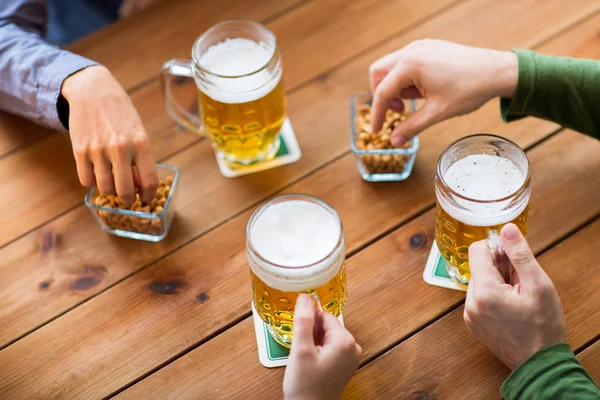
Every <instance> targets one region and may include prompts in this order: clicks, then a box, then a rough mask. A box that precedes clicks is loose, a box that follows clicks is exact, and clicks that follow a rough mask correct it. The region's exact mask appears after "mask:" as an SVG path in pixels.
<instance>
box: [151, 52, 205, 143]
mask: <svg viewBox="0 0 600 400" xmlns="http://www.w3.org/2000/svg"><path fill="white" fill-rule="evenodd" d="M181 77H184V78H190V79H193V77H194V71H193V70H192V61H191V60H178V59H174V60H170V61H167V62H166V63H164V64H163V67H162V72H161V74H160V83H161V86H162V89H163V95H164V97H165V106H166V107H167V112H168V113H169V115H171V118H173V119H174V120H175V122H177V123H178V124H179V125H180V126H182V127H184V128H185V129H187V130H189V131H191V132H195V133H197V134H198V135H201V136H205V135H204V132H203V128H204V123H203V121H202V118H200V117H198V116H196V115H194V114H192V113H190V112H189V111H188V110H186V109H185V108H184V107H183V106H182V105H181V104H179V103H178V102H177V100H176V99H175V97H174V96H173V91H172V89H171V87H172V81H173V80H174V79H177V78H181Z"/></svg>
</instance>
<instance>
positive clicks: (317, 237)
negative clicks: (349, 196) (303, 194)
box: [248, 200, 344, 292]
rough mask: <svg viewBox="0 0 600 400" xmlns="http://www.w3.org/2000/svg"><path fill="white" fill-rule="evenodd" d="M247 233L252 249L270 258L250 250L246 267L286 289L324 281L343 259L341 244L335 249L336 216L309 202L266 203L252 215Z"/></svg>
mask: <svg viewBox="0 0 600 400" xmlns="http://www.w3.org/2000/svg"><path fill="white" fill-rule="evenodd" d="M249 235H250V238H249V240H250V242H251V243H252V246H253V248H254V250H255V251H256V253H258V254H259V255H260V256H261V257H262V258H263V259H264V260H266V261H268V262H265V261H264V260H261V259H259V258H257V257H256V256H254V255H253V254H251V252H248V260H249V262H250V268H252V271H253V272H254V274H256V275H257V276H258V277H259V278H260V279H261V280H262V281H263V282H264V283H265V284H267V285H268V286H270V287H272V288H275V289H278V290H283V291H285V292H296V291H297V292H300V291H306V290H309V289H316V288H318V287H320V286H322V285H324V284H325V283H327V282H328V281H329V280H331V279H332V278H333V277H334V276H335V275H336V273H337V272H338V270H339V268H340V265H341V263H343V262H344V246H343V245H342V246H340V248H339V249H338V248H336V247H337V245H338V242H339V240H340V235H341V225H340V223H339V221H338V219H337V218H336V217H335V216H334V215H333V214H332V213H331V212H329V211H328V210H327V209H326V208H324V207H323V206H321V205H319V204H315V203H312V202H308V201H304V200H289V201H282V202H279V203H274V204H272V205H269V206H268V207H267V208H266V209H265V210H264V211H262V213H261V214H260V215H258V216H257V217H256V220H255V221H254V223H253V225H252V227H251V230H250V232H249ZM334 250H335V252H334ZM332 252H333V253H332ZM272 264H276V265H279V266H285V267H287V268H281V267H277V266H274V265H272ZM313 264H314V265H313Z"/></svg>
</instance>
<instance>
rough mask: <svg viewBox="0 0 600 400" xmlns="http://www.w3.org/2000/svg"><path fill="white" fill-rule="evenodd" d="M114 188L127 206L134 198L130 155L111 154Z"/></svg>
mask: <svg viewBox="0 0 600 400" xmlns="http://www.w3.org/2000/svg"><path fill="white" fill-rule="evenodd" d="M112 163H113V176H114V180H115V189H116V190H117V195H118V196H119V198H120V199H121V201H122V202H123V203H124V204H125V205H126V206H129V205H131V203H133V202H134V200H135V187H134V182H133V173H132V169H131V156H129V154H126V153H120V154H116V155H114V156H113V162H112Z"/></svg>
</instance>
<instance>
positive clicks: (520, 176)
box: [435, 134, 531, 285]
mask: <svg viewBox="0 0 600 400" xmlns="http://www.w3.org/2000/svg"><path fill="white" fill-rule="evenodd" d="M530 176H531V167H530V164H529V160H528V159H527V155H526V154H525V152H524V151H523V150H522V149H521V148H520V147H519V146H518V145H517V144H515V143H513V142H511V141H510V140H508V139H505V138H502V137H500V136H496V135H487V134H477V135H471V136H467V137H465V138H462V139H459V140H457V141H455V142H454V143H452V144H451V145H450V146H448V147H447V148H446V149H445V150H444V151H443V152H442V154H441V156H440V159H439V161H438V164H437V170H436V175H435V194H436V199H437V204H436V221H435V242H436V244H437V246H438V249H439V250H440V253H441V254H442V256H443V257H444V258H445V260H446V269H447V271H448V274H449V275H450V277H451V278H452V279H453V280H454V281H455V282H457V283H458V284H460V285H467V284H468V283H469V279H470V277H471V272H470V270H469V257H468V256H469V246H470V245H471V244H472V243H473V242H476V241H479V240H484V239H488V237H489V236H490V232H499V231H500V230H501V229H502V226H503V225H505V224H507V223H509V222H512V223H514V224H516V225H517V226H518V227H519V229H520V230H521V232H523V234H524V235H525V234H526V233H527V212H528V208H529V196H530V192H531V186H530Z"/></svg>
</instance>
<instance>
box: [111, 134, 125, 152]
mask: <svg viewBox="0 0 600 400" xmlns="http://www.w3.org/2000/svg"><path fill="white" fill-rule="evenodd" d="M108 146H109V148H110V149H111V151H117V152H122V151H124V150H125V149H127V141H126V140H124V139H123V138H120V137H119V138H115V139H112V140H111V141H110V142H109V145H108Z"/></svg>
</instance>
